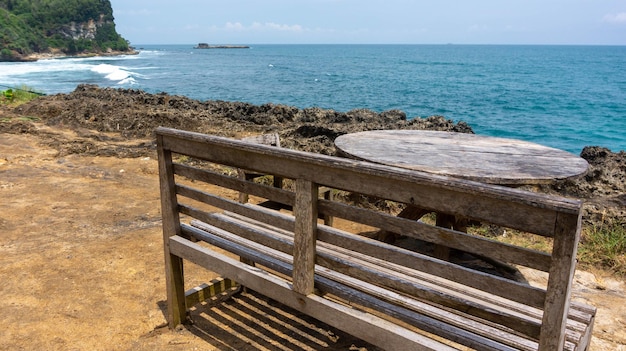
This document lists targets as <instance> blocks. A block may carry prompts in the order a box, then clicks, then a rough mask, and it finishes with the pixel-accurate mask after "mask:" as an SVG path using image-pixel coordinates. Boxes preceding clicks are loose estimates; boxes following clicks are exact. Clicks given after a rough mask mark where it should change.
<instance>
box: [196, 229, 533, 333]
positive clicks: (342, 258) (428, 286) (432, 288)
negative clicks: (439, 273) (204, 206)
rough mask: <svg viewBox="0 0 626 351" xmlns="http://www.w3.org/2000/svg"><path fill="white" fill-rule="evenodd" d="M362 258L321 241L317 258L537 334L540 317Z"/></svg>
mask: <svg viewBox="0 0 626 351" xmlns="http://www.w3.org/2000/svg"><path fill="white" fill-rule="evenodd" d="M194 225H196V226H198V227H200V228H202V229H205V230H211V228H209V227H206V225H203V224H202V223H194ZM231 230H234V231H233V232H234V233H236V234H237V235H238V236H240V237H242V238H245V239H247V240H250V241H253V242H258V243H259V244H261V245H264V246H265V247H269V248H272V249H275V250H279V251H282V252H286V253H289V252H291V247H292V246H293V238H292V237H285V236H283V237H282V238H281V237H280V235H279V234H278V233H276V232H274V233H270V232H269V231H262V230H254V229H252V228H250V227H248V228H245V227H229V228H227V229H226V231H225V232H226V233H228V232H231ZM212 232H215V231H212ZM220 233H222V232H220ZM226 235H227V234H226ZM231 240H233V239H231ZM362 258H363V257H362V255H359V254H357V253H355V252H351V251H348V250H344V251H343V252H342V251H341V250H337V248H336V247H331V246H330V245H320V246H319V247H318V255H317V257H316V262H317V264H319V265H321V266H323V267H326V268H328V269H331V270H333V271H337V272H340V273H343V274H346V275H348V276H352V277H355V278H358V279H359V280H360V281H364V282H369V283H371V284H375V285H378V286H384V287H386V288H391V289H393V290H396V291H400V292H404V293H407V294H409V295H410V296H415V297H418V298H422V299H425V300H428V301H431V302H434V303H437V304H440V305H443V306H447V307H450V308H453V309H456V310H459V311H463V313H466V314H469V315H473V316H476V317H479V318H484V319H487V320H492V321H495V322H497V323H498V324H501V325H505V326H508V327H509V328H511V329H513V330H517V331H519V332H522V333H525V334H527V335H530V336H531V337H534V338H537V337H538V336H539V322H540V320H539V319H531V318H526V317H525V315H523V314H520V313H518V312H515V311H511V310H508V311H507V310H506V309H504V308H498V306H495V305H493V304H492V301H487V300H485V299H483V300H481V299H478V298H472V297H471V296H470V295H467V294H463V293H462V292H458V291H454V290H450V289H447V288H445V282H444V281H443V280H438V281H436V282H434V283H430V282H424V281H422V280H420V279H419V276H415V275H412V274H411V272H409V271H408V270H406V269H402V267H398V266H395V267H394V266H392V265H390V264H387V263H385V262H384V261H381V260H378V261H373V262H372V261H369V262H368V261H365V260H363V259H362ZM296 262H297V260H296ZM448 265H449V266H451V267H450V269H454V267H452V266H454V265H452V264H448ZM394 269H396V271H394Z"/></svg>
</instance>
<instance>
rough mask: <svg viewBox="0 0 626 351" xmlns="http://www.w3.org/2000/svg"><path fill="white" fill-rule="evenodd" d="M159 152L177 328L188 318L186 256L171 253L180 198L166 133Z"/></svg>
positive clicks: (171, 308)
mask: <svg viewBox="0 0 626 351" xmlns="http://www.w3.org/2000/svg"><path fill="white" fill-rule="evenodd" d="M157 146H158V147H157V152H158V156H159V183H160V189H161V215H162V218H163V222H162V223H163V249H164V251H165V283H166V290H167V316H168V318H167V320H168V323H169V327H170V328H172V329H173V328H176V326H178V325H179V324H181V323H184V322H185V321H186V319H187V306H186V304H185V287H184V275H183V259H182V258H180V257H178V256H176V255H172V254H171V253H170V245H169V239H170V237H172V236H175V235H179V234H180V232H181V231H180V221H179V214H178V201H177V199H176V190H175V189H176V183H175V180H174V167H173V165H172V153H171V152H170V151H169V150H165V149H164V147H163V136H162V135H157Z"/></svg>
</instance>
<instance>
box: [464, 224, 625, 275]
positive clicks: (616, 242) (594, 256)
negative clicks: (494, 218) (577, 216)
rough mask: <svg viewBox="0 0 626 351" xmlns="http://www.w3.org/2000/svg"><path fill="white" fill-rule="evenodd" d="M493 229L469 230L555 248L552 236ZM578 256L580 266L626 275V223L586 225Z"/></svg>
mask: <svg viewBox="0 0 626 351" xmlns="http://www.w3.org/2000/svg"><path fill="white" fill-rule="evenodd" d="M493 228H497V227H491V226H487V225H478V226H471V227H470V228H469V233H471V234H475V235H480V236H484V237H489V238H491V239H494V240H498V241H501V242H505V243H508V244H512V245H516V246H520V247H526V248H529V249H533V250H538V251H543V252H550V251H552V239H551V238H544V237H541V236H538V235H532V234H528V233H522V232H519V231H516V230H509V229H506V230H502V229H501V228H498V229H499V230H497V232H494V230H493ZM577 258H578V266H579V267H582V268H586V269H589V268H591V269H598V270H602V271H605V272H608V273H610V274H612V275H614V276H617V277H622V278H626V223H625V222H609V223H607V222H604V223H602V224H600V225H593V226H584V227H583V228H582V233H581V239H580V243H579V245H578V257H577Z"/></svg>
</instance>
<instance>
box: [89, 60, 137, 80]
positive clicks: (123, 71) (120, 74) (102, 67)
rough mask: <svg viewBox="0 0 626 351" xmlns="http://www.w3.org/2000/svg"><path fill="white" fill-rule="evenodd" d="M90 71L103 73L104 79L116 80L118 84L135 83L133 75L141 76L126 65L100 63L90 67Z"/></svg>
mask: <svg viewBox="0 0 626 351" xmlns="http://www.w3.org/2000/svg"><path fill="white" fill-rule="evenodd" d="M91 71H92V72H95V73H99V74H101V75H103V76H104V77H105V78H106V79H108V80H112V81H116V82H117V83H118V84H133V83H136V81H135V78H134V76H139V77H140V76H141V75H140V74H138V73H134V72H131V71H129V70H128V69H127V68H126V67H122V66H115V65H110V64H107V63H101V64H99V65H97V66H93V68H91Z"/></svg>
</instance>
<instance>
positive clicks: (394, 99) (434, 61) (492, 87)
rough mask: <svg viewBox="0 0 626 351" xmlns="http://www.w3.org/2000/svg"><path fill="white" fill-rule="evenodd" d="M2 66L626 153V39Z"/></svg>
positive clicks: (142, 56) (35, 80) (281, 48)
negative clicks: (368, 113) (427, 120)
mask: <svg viewBox="0 0 626 351" xmlns="http://www.w3.org/2000/svg"><path fill="white" fill-rule="evenodd" d="M193 46H194V45H193V44H190V45H158V46H157V45H143V46H142V45H136V47H137V49H139V51H140V53H139V54H138V55H131V56H119V57H104V58H65V59H52V60H41V61H38V62H33V63H0V85H2V86H0V89H6V87H7V86H10V87H15V86H17V87H19V86H21V85H23V84H25V85H27V86H29V87H32V88H34V89H36V90H38V91H42V92H45V93H47V94H55V93H65V92H70V91H72V90H74V89H75V88H76V86H77V85H78V84H81V83H91V84H97V85H100V86H102V87H104V86H110V87H120V88H133V89H142V90H145V91H148V92H151V93H157V92H167V93H169V94H172V95H185V96H188V97H191V98H194V99H199V100H226V101H244V102H249V103H253V104H264V103H275V104H286V105H294V106H297V107H299V108H306V107H312V106H318V107H321V108H326V109H334V110H337V111H343V112H345V111H349V110H352V109H357V108H367V109H371V110H374V111H377V112H381V111H384V110H390V109H399V110H402V111H404V112H406V114H407V116H408V118H413V117H416V116H420V117H426V116H430V115H443V116H445V117H446V118H449V119H452V120H454V121H465V122H467V123H469V124H470V125H471V126H472V128H473V129H474V130H475V131H476V133H479V134H487V135H492V136H500V137H512V138H518V139H523V140H528V141H532V142H537V143H541V144H544V145H548V146H552V147H557V148H560V149H564V150H567V151H570V152H573V153H579V152H580V151H581V149H582V148H583V147H584V146H588V145H596V146H604V147H608V148H610V149H611V150H613V151H620V150H626V47H624V46H507V45H501V46H500V45H484V46H483V45H251V47H250V49H208V50H201V49H193Z"/></svg>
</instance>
